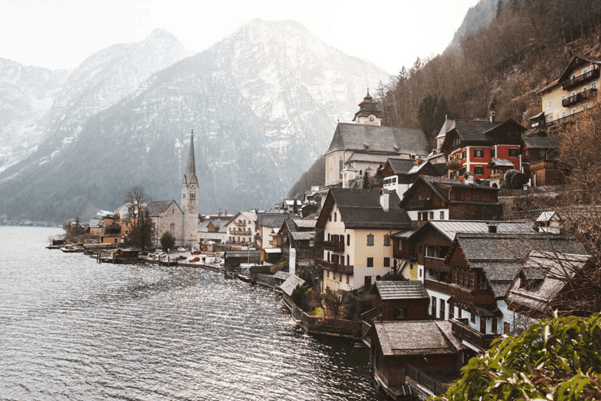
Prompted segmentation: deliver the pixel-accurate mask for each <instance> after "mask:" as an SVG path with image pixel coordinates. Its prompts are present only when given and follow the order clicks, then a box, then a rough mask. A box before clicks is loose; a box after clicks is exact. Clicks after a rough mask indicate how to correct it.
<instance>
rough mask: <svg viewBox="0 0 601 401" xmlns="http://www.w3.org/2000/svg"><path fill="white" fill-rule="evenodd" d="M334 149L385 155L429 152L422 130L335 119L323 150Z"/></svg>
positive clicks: (423, 153) (424, 153) (330, 150)
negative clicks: (335, 124) (331, 132)
mask: <svg viewBox="0 0 601 401" xmlns="http://www.w3.org/2000/svg"><path fill="white" fill-rule="evenodd" d="M335 150H353V151H362V152H368V151H369V152H382V153H386V154H389V155H393V154H401V153H414V154H419V155H427V154H428V153H430V147H429V145H428V141H427V139H426V136H425V135H424V132H423V131H422V130H419V129H413V128H398V127H383V126H380V125H370V124H355V123H338V126H337V127H336V131H335V132H334V137H333V138H332V142H331V143H330V147H329V148H328V150H327V152H326V154H327V153H329V152H332V151H335Z"/></svg>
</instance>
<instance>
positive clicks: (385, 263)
mask: <svg viewBox="0 0 601 401" xmlns="http://www.w3.org/2000/svg"><path fill="white" fill-rule="evenodd" d="M384 267H390V258H384Z"/></svg>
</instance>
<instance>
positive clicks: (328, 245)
mask: <svg viewBox="0 0 601 401" xmlns="http://www.w3.org/2000/svg"><path fill="white" fill-rule="evenodd" d="M323 248H324V249H326V250H328V251H332V252H344V242H334V241H324V242H323Z"/></svg>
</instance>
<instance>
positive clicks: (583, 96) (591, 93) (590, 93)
mask: <svg viewBox="0 0 601 401" xmlns="http://www.w3.org/2000/svg"><path fill="white" fill-rule="evenodd" d="M596 97H597V89H589V90H587V91H585V92H579V93H577V94H575V95H572V96H570V97H568V98H566V99H563V100H562V101H561V105H562V106H563V107H568V106H571V105H573V104H576V103H578V102H582V101H583V100H587V99H591V98H596Z"/></svg>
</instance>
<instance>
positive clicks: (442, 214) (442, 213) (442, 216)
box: [440, 211, 444, 220]
mask: <svg viewBox="0 0 601 401" xmlns="http://www.w3.org/2000/svg"><path fill="white" fill-rule="evenodd" d="M440 220H444V211H442V212H440Z"/></svg>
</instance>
